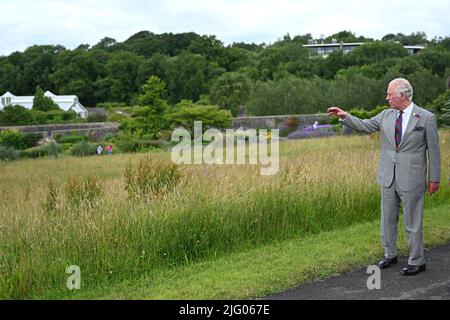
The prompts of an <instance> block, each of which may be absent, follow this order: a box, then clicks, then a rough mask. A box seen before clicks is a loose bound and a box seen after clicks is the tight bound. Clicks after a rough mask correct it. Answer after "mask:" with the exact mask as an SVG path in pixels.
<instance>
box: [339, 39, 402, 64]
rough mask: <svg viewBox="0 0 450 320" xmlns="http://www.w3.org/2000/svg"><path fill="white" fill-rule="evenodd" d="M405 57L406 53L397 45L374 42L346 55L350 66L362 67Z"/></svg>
mask: <svg viewBox="0 0 450 320" xmlns="http://www.w3.org/2000/svg"><path fill="white" fill-rule="evenodd" d="M407 55H408V52H407V51H406V49H405V48H404V47H403V45H401V44H399V43H391V42H381V41H376V42H371V43H365V44H363V45H361V46H359V47H357V48H355V49H353V50H352V51H351V52H350V53H349V54H348V59H349V63H350V64H352V65H363V64H370V63H376V62H380V61H383V60H385V59H387V58H402V57H406V56H407Z"/></svg>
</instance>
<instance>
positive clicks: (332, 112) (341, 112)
mask: <svg viewBox="0 0 450 320" xmlns="http://www.w3.org/2000/svg"><path fill="white" fill-rule="evenodd" d="M327 112H328V115H329V116H338V117H339V118H340V119H345V118H346V117H347V112H345V111H344V110H342V109H339V108H338V107H330V108H328V110H327Z"/></svg>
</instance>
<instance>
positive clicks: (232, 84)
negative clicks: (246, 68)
mask: <svg viewBox="0 0 450 320" xmlns="http://www.w3.org/2000/svg"><path fill="white" fill-rule="evenodd" d="M251 90H252V83H251V80H250V79H249V78H248V77H247V76H246V75H244V74H241V73H238V72H227V73H224V74H223V75H221V76H220V77H219V78H217V79H216V81H215V82H214V84H213V85H212V87H211V90H210V96H209V98H210V100H211V102H212V103H213V104H216V105H218V106H219V107H220V108H222V109H226V110H230V111H231V113H232V114H233V115H234V116H236V115H237V110H238V106H239V105H244V104H245V103H246V102H247V100H248V99H249V97H250V93H251Z"/></svg>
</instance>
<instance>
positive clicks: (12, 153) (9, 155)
mask: <svg viewBox="0 0 450 320" xmlns="http://www.w3.org/2000/svg"><path fill="white" fill-rule="evenodd" d="M14 160H19V151H17V150H14V149H13V148H9V147H3V146H0V161H14Z"/></svg>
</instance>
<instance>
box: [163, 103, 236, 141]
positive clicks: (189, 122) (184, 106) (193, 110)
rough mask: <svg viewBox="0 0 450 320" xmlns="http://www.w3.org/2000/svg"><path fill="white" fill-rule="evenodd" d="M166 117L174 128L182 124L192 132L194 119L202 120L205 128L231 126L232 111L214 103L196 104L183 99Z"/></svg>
mask: <svg viewBox="0 0 450 320" xmlns="http://www.w3.org/2000/svg"><path fill="white" fill-rule="evenodd" d="M165 117H166V119H167V121H168V122H169V123H170V124H171V126H172V128H175V127H179V126H182V127H184V128H186V129H187V130H189V131H190V132H191V134H193V133H194V121H202V126H203V129H204V130H207V129H208V128H218V129H225V128H229V127H230V126H231V122H232V115H231V112H230V111H228V110H220V109H219V107H218V106H214V105H195V104H194V103H193V102H192V101H191V100H183V101H181V102H180V103H179V104H177V105H175V107H174V108H173V109H172V110H171V111H169V112H168V113H167V114H166V116H165Z"/></svg>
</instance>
